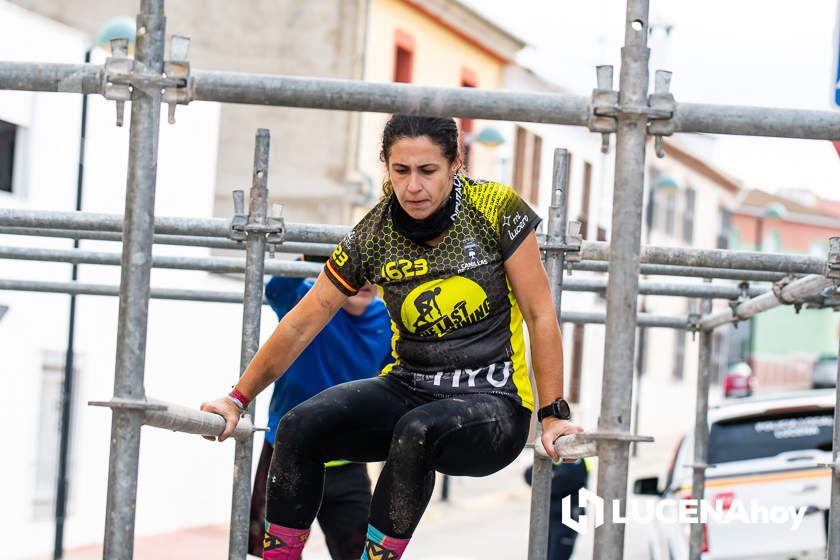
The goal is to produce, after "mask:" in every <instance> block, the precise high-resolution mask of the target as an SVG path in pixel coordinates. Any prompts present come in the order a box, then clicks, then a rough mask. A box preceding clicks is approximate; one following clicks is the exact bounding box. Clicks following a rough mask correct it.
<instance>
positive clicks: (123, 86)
mask: <svg viewBox="0 0 840 560" xmlns="http://www.w3.org/2000/svg"><path fill="white" fill-rule="evenodd" d="M134 70H135V61H134V59H132V58H129V57H128V39H124V38H117V39H111V56H109V57H108V58H106V59H105V65H104V66H103V67H102V74H101V80H102V81H101V87H100V90H101V91H102V95H103V96H104V97H105V99H108V100H110V101H116V102H117V126H122V125H123V122H124V117H125V102H126V101H131V91H132V86H131V79H132V76H133V75H134Z"/></svg>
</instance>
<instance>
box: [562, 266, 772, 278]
mask: <svg viewBox="0 0 840 560" xmlns="http://www.w3.org/2000/svg"><path fill="white" fill-rule="evenodd" d="M570 265H571V267H572V269H573V270H582V271H585V272H608V270H609V264H608V263H607V262H606V261H578V262H573V263H570ZM639 272H640V273H641V274H646V275H649V276H685V277H692V278H720V279H721V280H745V281H748V282H749V281H753V282H776V281H777V280H781V279H782V278H784V277H785V276H787V273H785V272H765V271H761V270H739V269H728V268H710V267H705V266H679V265H668V264H647V263H644V264H642V265H640V267H639Z"/></svg>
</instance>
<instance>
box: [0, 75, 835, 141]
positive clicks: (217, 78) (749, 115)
mask: <svg viewBox="0 0 840 560" xmlns="http://www.w3.org/2000/svg"><path fill="white" fill-rule="evenodd" d="M101 74H102V67H101V66H98V65H94V64H42V63H26V62H0V89H11V90H26V91H52V92H67V93H100V89H101V84H102V79H101ZM190 79H191V81H192V82H191V85H190V87H189V89H190V93H191V98H190V101H218V102H222V103H244V104H250V105H274V106H283V107H302V108H311V109H329V110H340V111H370V112H380V113H409V114H422V115H437V116H453V117H467V118H481V119H493V120H511V121H523V122H543V123H553V124H567V125H577V126H588V122H589V115H590V113H591V112H592V109H591V101H590V100H589V99H588V98H586V97H583V96H574V95H567V94H558V93H533V92H515V91H497V90H482V89H478V88H440V87H427V86H417V85H409V84H394V83H372V82H364V81H358V80H338V79H328V78H308V77H297V76H278V75H266V74H244V73H235V72H215V71H201V70H195V71H193V72H192V75H191V78H190ZM673 125H674V131H675V132H706V133H719V134H738V135H747V136H773V137H783V138H813V139H815V140H838V139H840V113H837V112H831V111H812V110H803V109H778V108H764V107H750V106H736V105H710V104H700V103H677V105H676V110H675V112H674V115H673Z"/></svg>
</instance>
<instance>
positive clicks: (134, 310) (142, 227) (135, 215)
mask: <svg viewBox="0 0 840 560" xmlns="http://www.w3.org/2000/svg"><path fill="white" fill-rule="evenodd" d="M140 12H141V13H140V14H138V16H137V27H138V29H139V28H141V27H142V28H143V29H145V32H144V33H138V34H137V43H136V48H135V60H136V61H137V63H138V64H141V65H143V66H144V67H145V68H146V69H147V71H148V72H153V73H155V74H160V73H161V72H162V71H163V47H164V40H165V31H166V18H165V16H164V12H163V0H141V3H140ZM131 100H132V102H131V129H130V131H129V149H128V178H127V186H126V198H125V227H124V229H125V240H124V242H123V262H122V274H121V280H120V306H119V326H118V330H117V358H116V367H115V372H114V398H115V399H129V400H142V399H144V398H145V389H144V387H143V373H144V369H145V365H146V363H145V354H146V333H147V326H148V319H149V316H148V311H149V279H150V275H151V271H152V258H151V256H152V234H153V231H152V227H153V223H154V211H155V184H156V179H157V177H156V175H157V151H158V132H159V128H160V100H161V90H160V88H157V87H147V88H144V87H135V88H134V90H133V93H132V96H131ZM9 225H14V224H9ZM21 225H24V224H21ZM94 229H98V228H94ZM119 229H120V230H122V229H123V224H122V223H120V228H119ZM142 425H143V412H142V411H138V410H133V409H125V408H114V409H112V419H111V449H110V458H109V461H108V497H107V506H106V508H105V545H104V552H103V558H105V559H107V560H131V558H132V557H133V555H134V515H135V507H136V506H135V504H136V501H137V466H138V462H139V459H140V428H141V427H142Z"/></svg>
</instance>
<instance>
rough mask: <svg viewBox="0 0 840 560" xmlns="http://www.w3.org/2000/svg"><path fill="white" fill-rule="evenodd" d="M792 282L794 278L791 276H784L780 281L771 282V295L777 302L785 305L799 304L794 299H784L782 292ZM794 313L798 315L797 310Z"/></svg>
mask: <svg viewBox="0 0 840 560" xmlns="http://www.w3.org/2000/svg"><path fill="white" fill-rule="evenodd" d="M793 281H794V278H793V277H792V276H785V277H784V278H782V279H781V280H777V281H776V282H773V295H774V296H776V299H777V300H779V301H780V302H782V303H784V304H785V305H796V304H798V303H801V302H799V301H797V300H796V299H791V298H788V297H785V294H784V291H783V290H784V289H785V288H786V287H787V285H788V284H790V283H791V282H793ZM796 312H797V313H798V312H799V309H797V310H796Z"/></svg>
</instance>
